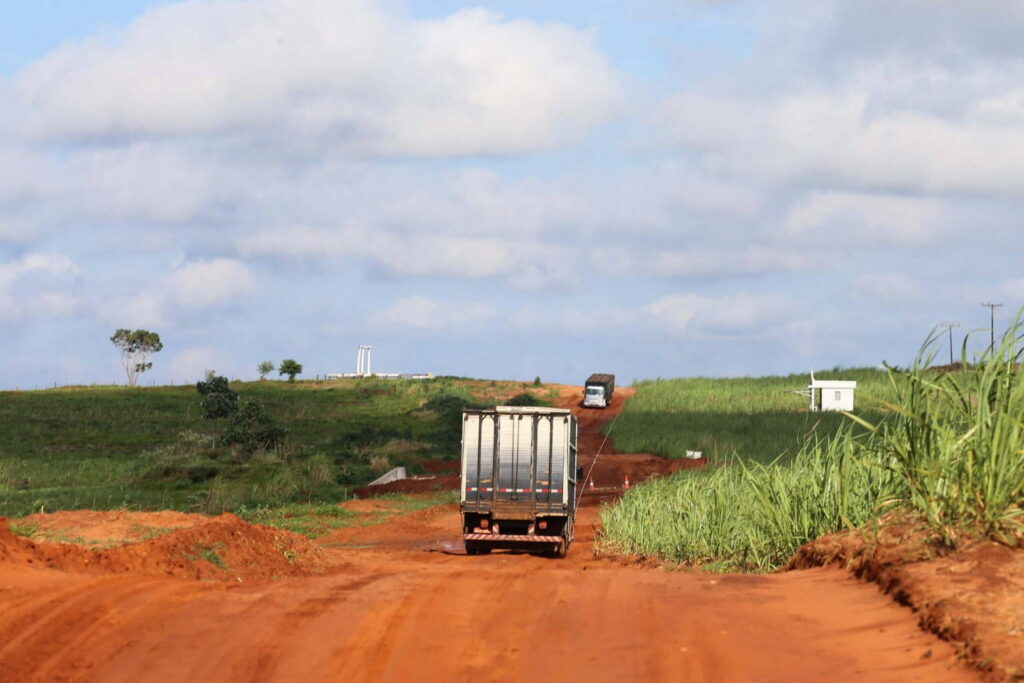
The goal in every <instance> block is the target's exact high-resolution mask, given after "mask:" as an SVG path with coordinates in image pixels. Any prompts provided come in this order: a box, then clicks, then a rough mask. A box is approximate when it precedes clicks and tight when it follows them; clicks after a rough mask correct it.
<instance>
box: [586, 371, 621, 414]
mask: <svg viewBox="0 0 1024 683" xmlns="http://www.w3.org/2000/svg"><path fill="white" fill-rule="evenodd" d="M614 392H615V375H608V374H605V373H599V372H595V373H594V374H593V375H591V376H590V377H588V378H587V382H586V384H584V385H583V407H584V408H607V407H608V404H610V403H611V402H612V394H613V393H614Z"/></svg>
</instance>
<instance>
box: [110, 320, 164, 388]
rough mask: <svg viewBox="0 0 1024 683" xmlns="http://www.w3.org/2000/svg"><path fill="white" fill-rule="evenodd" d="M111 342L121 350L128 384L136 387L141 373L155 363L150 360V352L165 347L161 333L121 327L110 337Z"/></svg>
mask: <svg viewBox="0 0 1024 683" xmlns="http://www.w3.org/2000/svg"><path fill="white" fill-rule="evenodd" d="M110 341H111V343H113V345H114V346H116V347H117V348H118V349H120V350H121V365H123V366H124V371H125V373H126V374H127V375H128V386H130V387H134V386H135V383H136V382H137V381H138V378H139V374H140V373H143V372H145V371H146V370H149V369H150V368H152V367H153V364H152V363H151V362H149V360H148V359H149V356H150V354H154V353H156V352H157V351H159V350H160V349H162V348H164V345H163V343H161V341H160V335H159V334H157V333H156V332H150V331H149V330H135V331H134V332H132V331H131V330H126V329H123V328H122V329H119V330H118V331H117V332H115V333H114V335H113V336H112V337H111V338H110Z"/></svg>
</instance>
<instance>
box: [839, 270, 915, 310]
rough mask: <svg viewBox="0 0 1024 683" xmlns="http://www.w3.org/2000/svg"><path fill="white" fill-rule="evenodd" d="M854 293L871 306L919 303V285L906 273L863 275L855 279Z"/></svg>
mask: <svg viewBox="0 0 1024 683" xmlns="http://www.w3.org/2000/svg"><path fill="white" fill-rule="evenodd" d="M853 291H854V293H855V294H856V295H857V296H858V297H860V298H862V299H864V300H866V301H868V302H870V303H873V304H882V305H884V306H901V305H904V304H910V303H914V302H917V301H920V300H921V298H922V297H923V296H924V291H923V288H922V286H921V283H920V282H919V281H918V280H917V279H916V278H914V277H913V276H911V275H909V274H907V273H865V274H863V275H860V276H858V277H857V279H856V280H855V281H854V285H853Z"/></svg>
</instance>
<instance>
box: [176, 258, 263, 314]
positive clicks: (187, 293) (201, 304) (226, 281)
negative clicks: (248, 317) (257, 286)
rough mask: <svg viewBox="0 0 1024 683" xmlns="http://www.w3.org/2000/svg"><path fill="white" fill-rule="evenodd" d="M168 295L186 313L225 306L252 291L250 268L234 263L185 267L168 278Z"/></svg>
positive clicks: (228, 261)
mask: <svg viewBox="0 0 1024 683" xmlns="http://www.w3.org/2000/svg"><path fill="white" fill-rule="evenodd" d="M167 281H168V287H169V290H170V292H169V295H170V297H171V298H172V299H173V300H174V301H175V302H176V303H178V304H179V305H180V306H182V307H184V308H187V309H195V308H209V307H212V306H222V305H224V304H227V303H230V302H232V301H234V300H235V299H238V298H240V297H243V296H246V295H247V294H249V293H250V292H252V290H253V286H254V278H253V275H252V272H251V271H250V270H249V267H248V266H246V265H245V264H244V263H242V262H241V261H236V260H232V259H223V258H222V259H213V260H212V261H195V262H192V263H186V264H185V265H183V266H181V267H179V268H178V269H176V270H175V271H174V272H172V273H171V274H170V276H169V277H168V278H167Z"/></svg>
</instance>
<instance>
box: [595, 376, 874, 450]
mask: <svg viewBox="0 0 1024 683" xmlns="http://www.w3.org/2000/svg"><path fill="white" fill-rule="evenodd" d="M815 376H816V377H818V378H820V379H850V380H856V381H857V382H858V387H857V390H858V399H859V398H860V396H863V395H867V394H872V395H875V396H880V397H885V398H889V397H890V393H891V390H890V387H889V384H888V382H887V380H886V373H885V371H883V370H879V369H873V368H850V369H846V370H838V369H836V370H830V371H825V372H818V373H815ZM808 379H809V377H808V375H789V376H775V377H742V378H729V379H710V378H707V377H693V378H683V379H668V380H665V379H658V380H644V381H641V382H637V383H636V387H637V393H636V395H635V396H634V397H632V398H631V399H630V400H629V401H628V402H627V403H626V407H625V410H624V411H623V413H622V414H621V415H620V416H619V418H618V420H617V421H616V424H615V426H614V429H613V431H612V432H611V436H612V441H613V443H614V444H615V448H616V449H617V450H619V451H620V452H624V453H654V454H656V455H661V456H664V457H668V458H678V457H682V456H683V455H684V454H685V452H686V451H687V450H699V451H703V452H704V453H705V454H706V455H709V456H711V457H713V458H716V459H719V460H721V459H726V458H733V457H739V458H742V459H744V460H755V461H758V462H763V463H769V462H774V461H776V460H777V459H778V458H780V457H782V458H783V459H787V458H790V457H792V456H793V455H795V454H796V453H797V451H799V450H800V448H801V446H802V444H803V443H804V442H805V441H806V440H807V439H808V438H811V437H815V438H821V437H827V436H829V435H831V434H834V433H836V432H837V431H838V430H839V429H840V428H841V427H842V426H843V424H844V422H845V420H844V418H843V416H842V415H839V414H837V413H810V412H808V410H807V403H808V399H807V398H806V397H804V396H800V395H798V394H797V393H796V392H797V391H798V390H801V389H804V388H805V387H806V386H807V381H808ZM857 412H858V414H863V415H865V416H867V417H868V418H869V419H876V418H877V417H879V414H878V412H877V408H876V407H874V406H872V405H870V404H866V403H865V402H864V401H861V400H858V405H857Z"/></svg>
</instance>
